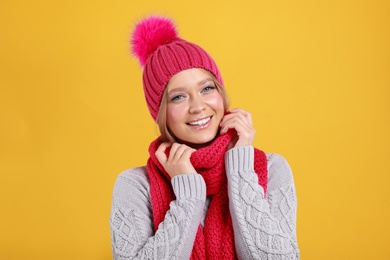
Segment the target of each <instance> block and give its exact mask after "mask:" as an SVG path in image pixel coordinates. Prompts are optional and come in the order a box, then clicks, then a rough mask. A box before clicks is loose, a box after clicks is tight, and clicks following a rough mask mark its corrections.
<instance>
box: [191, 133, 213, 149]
mask: <svg viewBox="0 0 390 260" xmlns="http://www.w3.org/2000/svg"><path fill="white" fill-rule="evenodd" d="M216 137H217V134H214V135H210V136H202V137H201V138H192V139H191V140H185V141H184V143H186V144H187V145H189V146H191V147H193V148H201V147H205V146H207V145H209V144H210V143H211V142H212V141H214V139H215V138H216Z"/></svg>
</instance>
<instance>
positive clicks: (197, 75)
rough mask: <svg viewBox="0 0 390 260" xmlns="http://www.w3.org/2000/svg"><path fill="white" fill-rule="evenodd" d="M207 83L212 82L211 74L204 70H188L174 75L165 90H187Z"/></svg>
mask: <svg viewBox="0 0 390 260" xmlns="http://www.w3.org/2000/svg"><path fill="white" fill-rule="evenodd" d="M208 81H212V76H211V73H210V72H208V71H206V70H204V69H198V68H193V69H188V70H183V71H180V72H179V73H177V74H175V75H174V76H173V77H172V78H171V79H170V80H169V82H168V85H167V90H168V91H170V90H172V89H175V88H188V87H192V86H198V85H202V84H204V83H206V82H208Z"/></svg>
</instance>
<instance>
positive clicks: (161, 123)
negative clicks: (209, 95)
mask: <svg viewBox="0 0 390 260" xmlns="http://www.w3.org/2000/svg"><path fill="white" fill-rule="evenodd" d="M210 74H211V76H212V79H213V81H214V84H215V86H216V88H217V91H218V92H219V94H220V95H221V97H222V100H223V107H224V109H225V112H226V111H227V110H228V108H229V98H228V96H227V94H226V91H225V88H224V87H222V85H221V84H220V83H219V82H218V80H217V79H216V78H215V76H214V75H213V74H212V73H210ZM167 106H168V95H167V87H165V89H164V93H163V95H162V98H161V102H160V108H159V110H158V114H157V120H156V122H157V125H158V128H159V131H160V134H161V139H162V141H163V142H171V143H173V142H177V141H178V140H177V138H176V137H175V135H174V134H173V133H172V132H171V131H170V129H169V128H168V124H167Z"/></svg>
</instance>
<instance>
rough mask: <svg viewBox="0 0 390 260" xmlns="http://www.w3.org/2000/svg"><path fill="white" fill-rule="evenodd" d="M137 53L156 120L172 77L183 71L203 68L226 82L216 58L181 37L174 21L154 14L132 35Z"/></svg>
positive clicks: (136, 28)
mask: <svg viewBox="0 0 390 260" xmlns="http://www.w3.org/2000/svg"><path fill="white" fill-rule="evenodd" d="M131 44H132V51H133V54H134V55H135V56H136V57H137V58H138V60H139V62H140V64H141V66H143V67H144V71H143V85H144V92H145V99H146V103H147V104H148V108H149V111H150V114H151V115H152V117H153V119H154V120H156V118H157V114H158V110H159V108H160V102H161V97H162V94H163V92H164V89H165V86H166V85H167V84H168V81H169V80H170V79H171V78H172V77H173V76H174V75H175V74H177V73H179V72H180V71H183V70H186V69H191V68H202V69H205V70H208V71H210V72H211V73H212V74H214V76H215V77H216V78H217V80H218V82H219V83H220V84H221V85H222V84H223V82H222V77H221V74H220V72H219V70H218V67H217V65H216V64H215V62H214V60H213V59H212V58H211V57H210V55H208V54H207V52H206V51H205V50H203V49H202V48H201V47H199V46H198V45H196V44H194V43H191V42H188V41H185V40H183V39H181V38H179V37H178V33H177V31H176V28H175V25H174V23H173V21H171V20H170V19H168V18H165V17H158V16H150V17H148V18H146V19H144V20H142V21H141V22H139V23H138V24H137V25H136V27H135V30H134V32H133V35H132V39H131Z"/></svg>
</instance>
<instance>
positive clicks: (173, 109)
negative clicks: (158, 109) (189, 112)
mask: <svg viewBox="0 0 390 260" xmlns="http://www.w3.org/2000/svg"><path fill="white" fill-rule="evenodd" d="M182 113H183V109H180V108H179V107H178V106H169V105H168V107H167V125H168V127H169V128H170V129H172V126H175V124H176V123H177V122H180V120H181V118H183V115H182Z"/></svg>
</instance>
